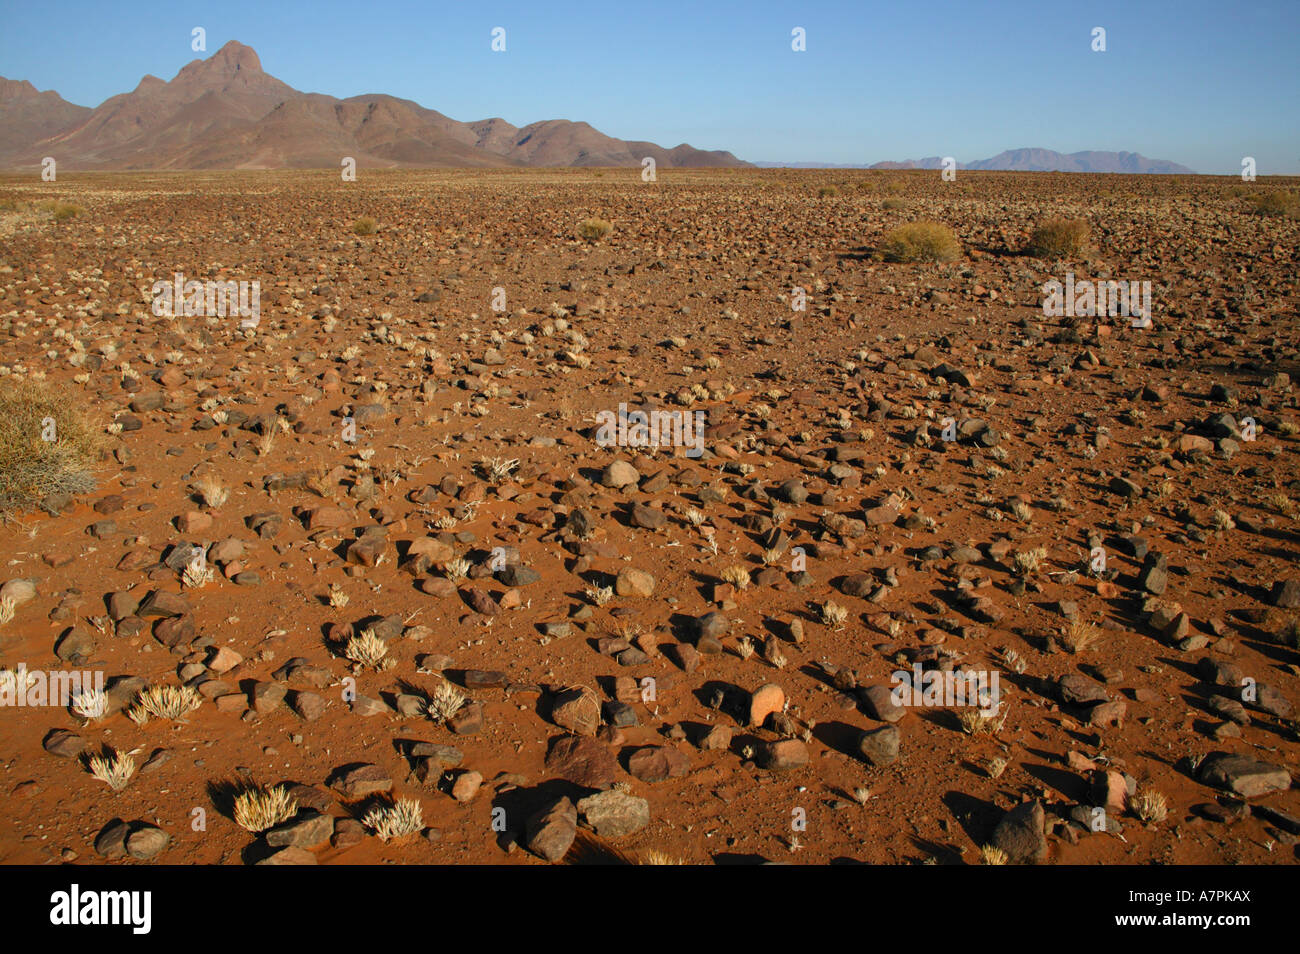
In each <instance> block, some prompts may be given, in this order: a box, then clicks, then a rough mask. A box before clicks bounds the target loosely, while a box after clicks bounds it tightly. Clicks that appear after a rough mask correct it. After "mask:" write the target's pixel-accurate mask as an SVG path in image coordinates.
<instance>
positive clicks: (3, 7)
mask: <svg viewBox="0 0 1300 954" xmlns="http://www.w3.org/2000/svg"><path fill="white" fill-rule="evenodd" d="M195 26H202V27H204V28H205V29H206V30H207V54H197V53H194V52H192V51H191V49H190V30H191V28H192V27H195ZM496 26H501V27H504V28H505V29H506V52H504V53H493V52H492V51H491V49H490V42H491V36H490V31H491V30H492V28H493V27H496ZM796 26H799V27H803V28H805V30H806V31H807V51H806V52H802V53H796V52H793V51H792V50H791V48H790V39H791V36H790V31H791V29H792V28H794V27H796ZM1096 26H1101V27H1104V28H1105V29H1106V31H1107V36H1106V40H1107V50H1106V52H1104V53H1094V52H1093V51H1092V49H1091V31H1092V28H1093V27H1096ZM231 39H234V40H239V41H240V42H242V43H247V44H248V45H250V46H252V47H253V48H254V49H256V50H257V52H258V54H259V55H260V56H261V59H262V66H263V68H264V69H266V71H267V72H269V73H271V74H273V75H274V76H277V77H278V78H280V79H282V80H284V81H285V82H286V83H288V84H289V85H290V86H293V87H295V88H296V89H300V90H305V91H310V92H320V93H328V94H331V95H334V96H340V97H344V96H354V95H358V94H360V93H391V94H393V95H396V96H401V97H404V98H407V99H412V100H415V101H416V102H418V103H420V104H421V105H423V106H428V107H430V108H433V109H437V110H439V111H440V112H443V113H445V114H447V115H448V116H451V117H452V118H453V119H459V120H472V119H483V118H486V117H489V116H502V117H504V118H505V119H507V120H509V121H510V122H512V123H514V124H516V125H524V124H526V123H529V122H534V121H537V120H541V119H581V120H586V121H587V122H590V123H591V124H592V125H593V126H595V127H596V128H597V129H600V130H601V131H602V132H605V133H608V134H609V135H612V136H617V137H619V138H624V139H648V140H651V141H654V142H658V143H660V144H662V145H665V146H674V145H676V144H678V143H680V142H689V143H691V144H692V145H694V146H697V147H700V148H706V149H729V150H731V151H732V152H734V153H736V154H737V155H738V156H740V157H741V158H743V159H749V160H782V161H821V162H837V163H865V162H875V161H878V160H882V159H909V158H919V157H922V156H935V155H938V156H943V155H952V156H955V157H956V158H957V159H958V161H961V162H965V161H969V160H973V159H982V158H986V157H988V156H991V155H994V154H995V153H997V152H1000V151H1001V150H1003V149H1012V148H1018V147H1022V146H1042V147H1045V148H1049V149H1057V150H1060V151H1062V152H1073V151H1076V150H1080V149H1101V150H1129V151H1134V152H1140V153H1142V154H1143V155H1145V156H1148V157H1151V158H1157V159H1172V160H1174V161H1176V162H1181V163H1183V164H1185V165H1188V166H1191V167H1192V168H1193V169H1195V170H1197V171H1199V172H1213V173H1235V172H1239V171H1240V164H1241V157H1242V156H1245V155H1251V156H1254V157H1255V158H1256V160H1257V161H1258V164H1259V172H1260V173H1261V174H1292V175H1294V174H1297V173H1300V123H1297V117H1298V115H1300V108H1298V107H1300V0H1235V2H1234V0H1159V2H1157V0H1120V2H1108V0H1098V2H1087V3H1081V2H1074V3H1066V2H1056V0H1037V2H1036V0H901V2H900V0H895V2H891V3H877V2H871V0H835V2H804V0H787V2H783V3H777V2H766V0H756V2H750V3H714V2H709V0H697V2H677V0H603V2H599V3H588V2H573V3H554V4H547V3H545V2H544V0H535V2H525V3H497V2H490V0H489V2H464V0H461V2H456V3H443V2H436V0H411V2H407V0H349V2H340V0H313V2H310V3H297V2H287V0H286V2H281V0H255V2H252V0H229V2H222V3H191V2H185V0H143V2H136V3H114V2H111V0H84V2H57V0H56V2H37V0H0V75H3V76H6V77H9V78H11V79H27V80H30V81H31V82H32V83H33V84H35V86H36V87H37V88H38V89H54V90H57V91H58V92H59V93H60V94H61V95H62V96H63V97H64V98H65V99H68V100H70V101H72V102H74V103H79V104H82V105H86V106H96V105H98V104H99V103H101V102H102V101H103V100H104V99H106V98H107V97H109V96H111V95H113V94H115V93H120V92H126V91H128V90H131V89H133V88H134V87H135V85H136V84H137V83H138V82H139V80H140V77H141V76H142V75H143V74H145V73H153V74H154V75H156V76H160V77H162V78H163V79H171V78H172V77H173V76H175V75H176V72H177V71H178V70H179V69H180V68H181V67H182V66H184V65H185V63H187V62H188V61H189V60H191V59H194V58H195V57H198V56H201V55H211V54H212V53H213V52H215V51H216V50H217V49H219V48H220V47H221V45H222V44H223V43H225V42H226V41H227V40H231Z"/></svg>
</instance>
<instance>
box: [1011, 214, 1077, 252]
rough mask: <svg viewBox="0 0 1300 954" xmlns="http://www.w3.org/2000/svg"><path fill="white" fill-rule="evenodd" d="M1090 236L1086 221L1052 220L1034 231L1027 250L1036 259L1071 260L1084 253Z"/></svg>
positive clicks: (1056, 218) (1060, 218)
mask: <svg viewBox="0 0 1300 954" xmlns="http://www.w3.org/2000/svg"><path fill="white" fill-rule="evenodd" d="M1088 234H1089V227H1088V223H1087V221H1086V220H1085V219H1067V218H1062V217H1059V216H1058V217H1055V218H1050V219H1047V220H1046V221H1044V222H1043V223H1042V224H1041V225H1039V226H1038V228H1036V229H1034V231H1033V234H1032V235H1030V236H1029V244H1028V246H1027V247H1026V249H1025V250H1026V251H1027V252H1029V254H1030V255H1033V256H1034V257H1035V258H1050V259H1059V258H1071V257H1073V256H1075V255H1078V254H1079V253H1080V252H1081V251H1083V249H1084V246H1085V245H1086V244H1087V242H1088Z"/></svg>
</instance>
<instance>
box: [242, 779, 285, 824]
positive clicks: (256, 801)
mask: <svg viewBox="0 0 1300 954" xmlns="http://www.w3.org/2000/svg"><path fill="white" fill-rule="evenodd" d="M297 812H298V801H297V799H295V798H294V797H293V796H292V795H290V794H289V790H288V789H287V788H285V787H284V786H283V785H276V786H273V787H267V786H265V785H248V786H247V787H245V788H244V790H243V791H241V792H240V793H239V794H238V795H236V796H235V822H236V823H237V824H238V825H239V827H240V828H244V829H246V830H248V831H251V832H253V833H254V834H261V833H262V832H264V831H266V830H267V829H268V828H274V827H275V826H276V825H278V824H280V823H281V822H284V821H288V820H289V819H290V818H292V817H293V816H294V815H295V814H297Z"/></svg>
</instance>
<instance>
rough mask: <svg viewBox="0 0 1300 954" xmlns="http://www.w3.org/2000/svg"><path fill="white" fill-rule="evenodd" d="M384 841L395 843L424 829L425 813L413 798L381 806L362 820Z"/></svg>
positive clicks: (400, 799) (367, 813) (362, 822)
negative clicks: (394, 841) (396, 840)
mask: <svg viewBox="0 0 1300 954" xmlns="http://www.w3.org/2000/svg"><path fill="white" fill-rule="evenodd" d="M361 824H363V825H365V826H366V827H367V828H369V829H370V830H371V831H373V832H374V833H375V835H376V836H378V837H379V838H380V840H382V841H393V840H395V839H399V838H405V837H407V836H408V835H413V834H415V833H416V832H417V831H420V829H422V828H424V812H423V809H421V807H420V803H419V802H417V801H416V800H415V799H413V798H399V799H398V800H397V801H396V802H392V803H389V804H386V805H379V806H376V807H375V808H372V809H370V811H368V812H366V816H365V817H364V818H363V819H361Z"/></svg>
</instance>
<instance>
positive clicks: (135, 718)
mask: <svg viewBox="0 0 1300 954" xmlns="http://www.w3.org/2000/svg"><path fill="white" fill-rule="evenodd" d="M202 704H203V697H202V696H200V695H199V694H198V693H197V692H196V691H194V689H192V688H191V687H189V686H149V687H147V688H145V689H142V690H140V693H139V694H138V695H137V696H136V698H135V705H134V706H132V707H131V708H130V709H129V710H128V711H127V715H128V716H130V718H131V721H132V722H134V723H136V724H137V725H144V724H145V723H146V722H148V721H149V717H150V716H156V717H157V718H159V719H170V720H172V721H173V722H179V721H181V720H182V719H184V718H185V717H186V716H187V715H189V714H190V713H191V712H193V711H194V710H195V709H197V708H198V707H199V706H201V705H202Z"/></svg>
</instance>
